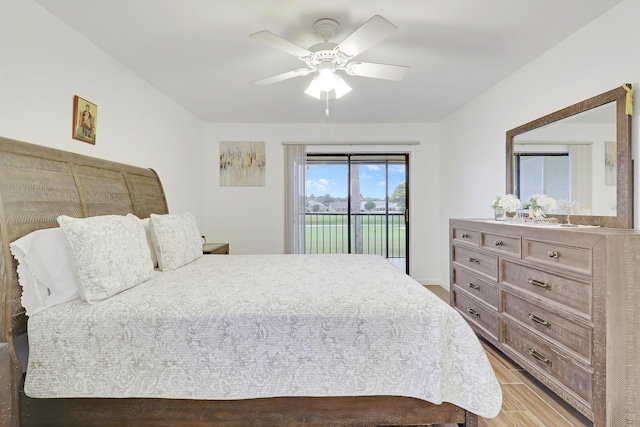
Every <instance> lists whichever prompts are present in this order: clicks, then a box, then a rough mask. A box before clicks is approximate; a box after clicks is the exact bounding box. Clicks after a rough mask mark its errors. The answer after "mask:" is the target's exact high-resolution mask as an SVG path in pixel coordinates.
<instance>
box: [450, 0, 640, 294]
mask: <svg viewBox="0 0 640 427" xmlns="http://www.w3.org/2000/svg"><path fill="white" fill-rule="evenodd" d="M634 16H640V1H637V0H626V1H624V2H622V3H621V4H620V5H618V6H617V7H615V8H613V9H612V10H610V11H609V12H607V13H605V14H604V15H602V16H600V17H599V18H597V19H596V20H595V21H593V22H591V23H590V24H588V25H586V26H585V27H583V28H582V29H581V30H579V31H577V32H576V33H574V34H573V35H572V36H570V37H569V38H567V39H566V40H565V41H563V42H562V43H560V44H558V45H556V46H555V47H554V48H552V49H551V50H549V51H548V52H546V53H545V54H544V55H542V56H540V57H539V58H537V59H536V60H535V61H533V62H531V63H530V64H529V65H527V66H525V67H523V68H522V69H521V70H519V71H518V72H516V73H514V74H513V75H512V76H511V77H509V78H507V79H505V80H503V81H502V82H501V83H499V84H498V85H496V86H495V87H493V88H492V89H490V90H489V91H487V92H485V93H484V94H483V95H482V96H480V97H478V98H477V99H475V100H474V101H473V102H471V103H469V104H468V105H466V106H465V107H464V108H462V109H460V110H459V111H457V112H456V113H454V114H452V115H451V116H449V117H448V118H447V119H446V120H444V121H443V122H442V123H441V136H440V139H441V147H442V148H441V156H442V157H441V163H442V165H445V166H443V167H442V168H441V169H440V171H441V177H440V182H441V184H442V189H441V195H442V206H443V212H442V216H441V220H440V225H441V227H440V236H439V240H440V244H439V247H440V251H441V253H443V254H448V251H449V250H448V233H447V230H448V220H449V218H452V217H467V218H470V217H484V218H486V217H489V216H491V215H492V213H491V210H490V205H491V202H492V201H493V199H494V198H495V196H496V195H497V194H503V193H504V190H505V141H506V136H505V133H506V131H507V130H509V129H513V128H515V127H517V126H519V125H521V124H524V123H527V122H529V121H531V120H534V119H536V118H538V117H541V116H544V115H546V114H549V113H551V112H553V111H556V110H559V109H561V108H564V107H566V106H569V105H571V104H574V103H576V102H579V101H582V100H583V99H586V98H590V97H592V96H595V95H598V94H600V93H603V92H606V91H608V90H610V89H613V88H614V87H617V86H619V85H622V84H623V83H625V82H630V83H636V85H635V86H636V88H637V83H638V81H640V55H638V43H637V40H638V39H639V38H640V27H638V26H637V25H634V24H633V20H632V19H630V17H634ZM636 36H639V37H636ZM639 108H640V107H639ZM632 126H633V129H634V130H633V137H632V139H633V141H634V147H633V152H634V158H637V154H638V144H637V143H636V141H637V137H638V129H639V123H638V115H637V113H636V114H634V117H633V124H632ZM637 170H638V168H636V171H637ZM637 176H638V172H636V178H635V188H636V194H635V196H634V197H635V212H636V218H635V224H636V226H637V225H638V216H637V213H638V206H639V203H640V198H639V197H638V191H637V189H638V178H637ZM448 262H449V261H448V257H443V258H442V259H441V260H440V268H439V276H440V277H442V278H443V280H444V281H445V282H447V283H448V277H449V266H448Z"/></svg>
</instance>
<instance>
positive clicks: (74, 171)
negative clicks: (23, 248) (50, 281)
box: [0, 138, 168, 363]
mask: <svg viewBox="0 0 640 427" xmlns="http://www.w3.org/2000/svg"><path fill="white" fill-rule="evenodd" d="M167 212H168V207H167V201H166V198H165V195H164V190H163V188H162V184H161V183H160V179H159V178H158V175H157V174H156V173H155V172H154V171H153V170H152V169H144V168H140V167H135V166H130V165H125V164H121V163H116V162H110V161H107V160H101V159H97V158H93V157H89V156H83V155H80V154H76V153H70V152H66V151H61V150H56V149H53V148H48V147H42V146H39V145H34V144H29V143H26V142H21V141H15V140H11V139H6V138H0V236H2V246H1V247H0V343H3V342H8V343H9V344H10V348H11V347H12V346H11V344H12V341H13V338H15V337H16V336H18V335H20V334H23V333H24V332H26V325H27V317H26V315H25V314H24V309H23V308H22V304H21V302H20V296H21V292H22V290H21V288H20V285H19V284H18V280H17V273H16V267H17V263H16V261H15V260H14V259H13V257H12V256H11V253H10V252H9V243H10V242H12V241H14V240H16V239H18V238H19V237H22V236H24V235H25V234H28V233H30V232H32V231H34V230H38V229H41V228H51V227H57V226H58V223H57V221H56V218H57V217H58V216H59V215H63V214H64V215H69V216H73V217H89V216H96V215H106V214H119V215H125V214H127V213H133V214H135V215H137V216H138V217H140V218H146V217H148V216H149V215H150V214H152V213H158V214H162V213H167ZM14 361H15V362H16V363H18V362H17V360H14Z"/></svg>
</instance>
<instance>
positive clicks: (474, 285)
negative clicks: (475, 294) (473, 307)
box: [467, 282, 480, 290]
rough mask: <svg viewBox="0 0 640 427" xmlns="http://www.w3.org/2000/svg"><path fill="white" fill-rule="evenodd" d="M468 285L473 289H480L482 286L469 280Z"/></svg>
mask: <svg viewBox="0 0 640 427" xmlns="http://www.w3.org/2000/svg"><path fill="white" fill-rule="evenodd" d="M467 286H468V287H470V288H471V289H477V290H480V286H478V285H476V284H475V283H471V282H468V283H467Z"/></svg>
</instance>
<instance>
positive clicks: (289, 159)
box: [284, 144, 307, 254]
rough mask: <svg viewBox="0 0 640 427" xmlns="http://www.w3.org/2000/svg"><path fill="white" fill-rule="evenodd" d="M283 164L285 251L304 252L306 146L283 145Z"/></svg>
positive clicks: (290, 252)
mask: <svg viewBox="0 0 640 427" xmlns="http://www.w3.org/2000/svg"><path fill="white" fill-rule="evenodd" d="M284 156H285V159H284V165H285V245H284V249H285V253H287V254H303V253H304V251H305V250H304V247H305V245H304V242H305V237H304V229H305V203H304V202H305V188H304V186H305V167H306V160H307V153H306V146H305V145H302V144H287V145H285V146H284Z"/></svg>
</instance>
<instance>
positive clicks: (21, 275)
mask: <svg viewBox="0 0 640 427" xmlns="http://www.w3.org/2000/svg"><path fill="white" fill-rule="evenodd" d="M9 247H10V248H11V253H12V254H13V256H14V257H15V258H16V259H17V260H18V282H19V283H20V285H21V286H22V298H21V300H22V306H23V307H24V308H25V310H26V313H27V316H32V315H34V314H36V313H39V312H41V311H42V310H44V309H46V308H48V307H52V306H54V305H58V304H62V303H65V302H67V301H72V300H74V299H78V298H80V290H79V288H78V284H77V283H76V281H75V280H74V276H73V273H72V268H71V264H70V262H69V252H68V250H67V239H66V237H65V235H64V233H63V232H62V230H61V229H59V228H47V229H43V230H36V231H34V232H32V233H29V234H27V235H26V236H23V237H21V238H19V239H18V240H16V241H14V242H11V243H10V244H9Z"/></svg>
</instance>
